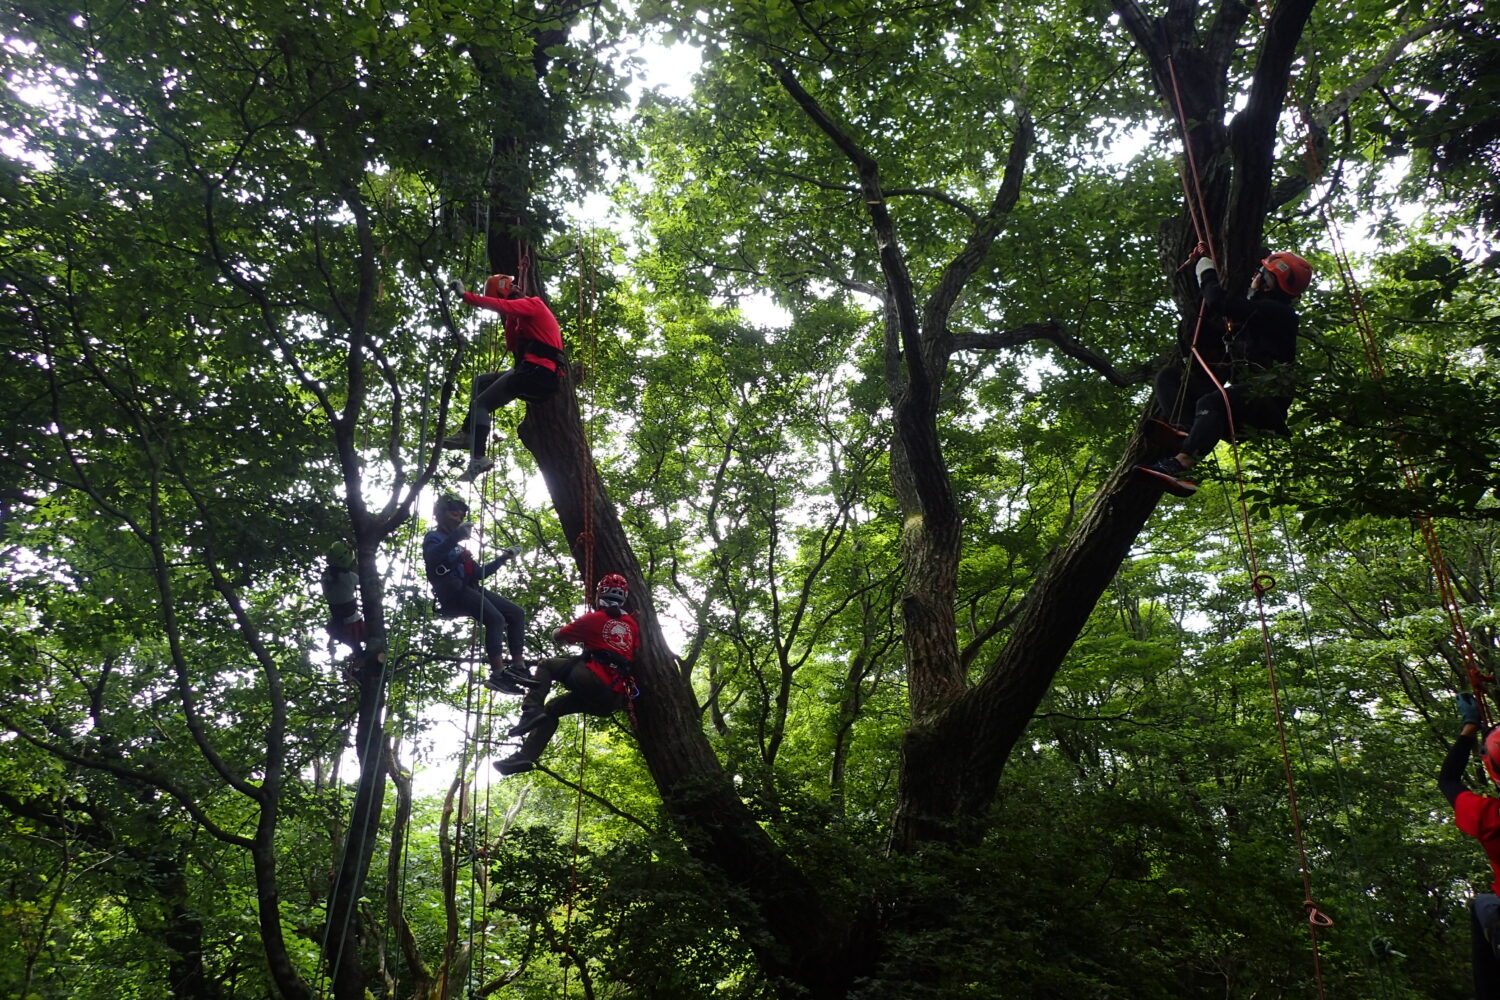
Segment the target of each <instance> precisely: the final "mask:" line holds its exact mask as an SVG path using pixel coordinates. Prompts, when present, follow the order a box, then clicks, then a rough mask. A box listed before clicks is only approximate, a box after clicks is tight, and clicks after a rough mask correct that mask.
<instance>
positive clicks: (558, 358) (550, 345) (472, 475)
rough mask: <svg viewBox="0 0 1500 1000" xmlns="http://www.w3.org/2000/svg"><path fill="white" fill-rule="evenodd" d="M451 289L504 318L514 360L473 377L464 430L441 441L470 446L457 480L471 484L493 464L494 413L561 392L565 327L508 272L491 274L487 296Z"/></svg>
mask: <svg viewBox="0 0 1500 1000" xmlns="http://www.w3.org/2000/svg"><path fill="white" fill-rule="evenodd" d="M452 288H453V290H454V291H455V292H457V293H458V294H459V295H461V296H462V297H463V300H464V302H465V303H467V304H469V305H471V306H479V307H481V308H484V309H491V310H493V311H495V312H497V313H499V314H500V315H501V316H503V317H505V320H504V323H505V349H506V350H507V351H510V352H511V354H512V355H513V356H514V358H515V366H514V367H513V368H511V370H510V371H508V372H504V373H498V372H485V373H484V374H483V375H480V376H478V377H476V378H475V379H474V387H473V391H472V392H471V393H470V396H469V412H468V415H467V416H465V417H464V427H463V430H462V431H460V432H459V433H458V434H454V435H450V436H449V437H446V438H444V439H443V447H445V448H466V449H468V451H469V465H468V468H466V469H465V470H464V473H463V475H462V476H460V477H459V478H460V479H461V480H462V481H464V482H473V481H474V480H475V479H476V478H478V477H479V476H481V475H483V474H484V473H486V472H488V471H489V470H490V468H491V467H493V466H494V464H495V460H494V459H492V458H488V457H486V456H485V453H484V452H485V446H486V443H487V442H488V440H489V436H490V426H491V414H493V413H494V412H495V411H496V410H498V409H500V407H502V406H505V405H506V404H507V403H509V402H511V401H512V400H514V399H525V400H529V401H534V400H539V399H545V398H546V397H548V396H550V395H552V393H554V392H556V391H557V386H558V381H559V379H560V378H561V376H562V372H563V359H564V355H563V343H562V330H561V328H560V327H559V326H558V325H557V317H556V316H554V315H552V310H551V309H549V308H548V307H547V303H546V302H543V301H542V300H541V298H539V297H538V296H535V295H518V294H517V291H518V290H517V288H516V283H515V279H514V278H512V277H511V276H510V275H508V274H492V275H490V277H489V280H488V281H486V282H485V285H484V294H483V295H475V294H474V293H473V292H466V291H464V289H463V286H462V285H460V284H459V283H458V282H454V283H453V285H452Z"/></svg>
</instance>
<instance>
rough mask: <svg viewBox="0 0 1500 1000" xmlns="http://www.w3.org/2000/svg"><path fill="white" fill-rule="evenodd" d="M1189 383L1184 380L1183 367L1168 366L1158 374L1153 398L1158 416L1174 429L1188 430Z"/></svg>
mask: <svg viewBox="0 0 1500 1000" xmlns="http://www.w3.org/2000/svg"><path fill="white" fill-rule="evenodd" d="M1187 381H1188V380H1185V379H1184V378H1183V371H1182V366H1181V365H1168V366H1167V367H1165V368H1163V369H1162V370H1161V371H1159V372H1157V374H1156V382H1155V384H1154V385H1153V387H1152V396H1153V398H1154V400H1155V402H1156V415H1157V416H1158V417H1160V418H1161V419H1162V420H1163V421H1165V422H1166V423H1169V424H1171V425H1172V426H1173V427H1177V428H1186V427H1187V425H1188V423H1189V420H1188V417H1187V409H1188V400H1189V399H1190V398H1191V397H1190V396H1189V395H1188V392H1187V384H1186V383H1187Z"/></svg>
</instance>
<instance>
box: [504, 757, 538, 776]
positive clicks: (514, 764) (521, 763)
mask: <svg viewBox="0 0 1500 1000" xmlns="http://www.w3.org/2000/svg"><path fill="white" fill-rule="evenodd" d="M534 767H536V761H534V760H532V759H531V758H530V757H522V756H521V755H520V754H516V755H514V756H512V757H507V758H505V759H504V760H497V761H495V770H497V771H499V772H500V773H501V774H504V775H511V774H525V773H526V772H527V771H530V770H531V769H532V768H534Z"/></svg>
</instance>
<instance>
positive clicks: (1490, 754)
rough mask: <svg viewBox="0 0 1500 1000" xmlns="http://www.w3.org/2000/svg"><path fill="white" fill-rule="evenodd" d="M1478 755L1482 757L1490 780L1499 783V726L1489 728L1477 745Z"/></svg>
mask: <svg viewBox="0 0 1500 1000" xmlns="http://www.w3.org/2000/svg"><path fill="white" fill-rule="evenodd" d="M1479 756H1480V757H1482V758H1484V769H1485V770H1486V771H1488V772H1490V780H1491V781H1493V782H1494V783H1495V784H1497V785H1500V728H1496V729H1491V730H1490V734H1489V735H1488V736H1486V737H1485V738H1484V742H1483V743H1481V744H1480V745H1479Z"/></svg>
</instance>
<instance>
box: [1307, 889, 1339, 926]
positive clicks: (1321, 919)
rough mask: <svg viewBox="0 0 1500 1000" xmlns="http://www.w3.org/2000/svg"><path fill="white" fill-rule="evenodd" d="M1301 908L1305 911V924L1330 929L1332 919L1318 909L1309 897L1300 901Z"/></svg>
mask: <svg viewBox="0 0 1500 1000" xmlns="http://www.w3.org/2000/svg"><path fill="white" fill-rule="evenodd" d="M1302 908H1303V909H1304V910H1306V911H1307V922H1308V924H1310V925H1311V926H1313V927H1332V926H1333V918H1332V917H1330V916H1329V915H1328V914H1326V913H1324V912H1323V911H1322V910H1320V909H1319V908H1318V904H1317V903H1315V902H1313V899H1312V897H1311V896H1309V897H1307V898H1306V899H1304V900H1303V901H1302Z"/></svg>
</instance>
